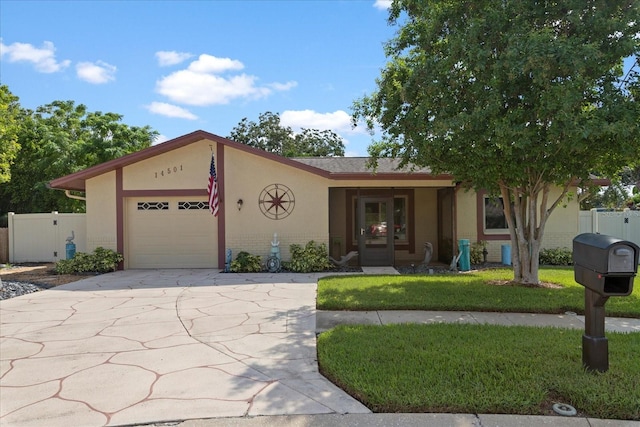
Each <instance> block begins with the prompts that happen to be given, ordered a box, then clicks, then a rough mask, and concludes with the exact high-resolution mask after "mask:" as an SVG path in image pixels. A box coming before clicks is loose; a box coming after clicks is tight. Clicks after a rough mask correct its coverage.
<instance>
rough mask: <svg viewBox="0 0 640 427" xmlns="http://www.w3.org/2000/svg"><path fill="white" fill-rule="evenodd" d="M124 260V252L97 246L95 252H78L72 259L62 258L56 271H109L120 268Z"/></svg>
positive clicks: (60, 272)
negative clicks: (120, 252)
mask: <svg viewBox="0 0 640 427" xmlns="http://www.w3.org/2000/svg"><path fill="white" fill-rule="evenodd" d="M123 260H124V256H122V254H119V253H117V252H116V251H113V250H111V249H105V248H103V247H97V248H96V249H95V250H94V251H93V253H91V254H88V253H85V252H77V253H76V254H75V256H74V257H73V258H71V259H62V260H60V261H58V262H57V263H56V273H58V274H73V273H108V272H110V271H115V270H116V268H118V263H119V262H122V261H123Z"/></svg>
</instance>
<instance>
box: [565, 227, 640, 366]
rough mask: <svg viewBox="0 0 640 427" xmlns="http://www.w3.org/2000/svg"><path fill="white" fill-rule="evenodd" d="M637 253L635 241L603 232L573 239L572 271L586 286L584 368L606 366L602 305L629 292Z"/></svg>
mask: <svg viewBox="0 0 640 427" xmlns="http://www.w3.org/2000/svg"><path fill="white" fill-rule="evenodd" d="M639 253H640V248H639V247H638V245H636V244H635V243H633V242H628V241H625V240H622V239H618V238H617V237H612V236H606V235H604V234H593V233H584V234H580V235H578V236H576V237H575V238H574V239H573V274H574V277H575V280H576V282H578V283H579V284H581V285H582V286H584V288H585V289H584V318H585V322H584V329H585V332H584V335H582V363H583V364H584V365H585V366H586V367H587V369H591V370H595V371H600V372H605V371H607V370H608V369H609V344H608V340H607V338H606V337H605V336H604V330H605V328H604V324H605V312H604V305H605V303H606V302H607V300H608V299H609V297H612V296H627V295H630V294H631V291H632V290H633V278H634V277H635V275H636V272H637V270H638V254H639Z"/></svg>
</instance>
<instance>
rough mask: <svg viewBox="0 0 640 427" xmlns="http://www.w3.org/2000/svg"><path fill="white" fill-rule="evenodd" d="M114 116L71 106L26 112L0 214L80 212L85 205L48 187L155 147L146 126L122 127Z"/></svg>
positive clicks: (63, 103) (2, 191) (56, 105)
mask: <svg viewBox="0 0 640 427" xmlns="http://www.w3.org/2000/svg"><path fill="white" fill-rule="evenodd" d="M121 120H122V116H121V115H118V114H114V113H106V114H103V113H101V112H88V111H87V107H86V106H84V105H82V104H80V105H77V106H76V105H75V103H74V102H73V101H55V102H52V103H51V104H47V105H45V106H42V107H39V108H37V109H36V111H35V112H34V111H30V110H26V111H25V112H24V114H23V115H22V117H21V119H20V121H19V129H18V131H17V141H18V143H19V144H20V146H21V149H20V151H19V153H18V155H17V156H16V159H15V163H14V164H13V166H12V171H11V180H10V181H9V182H8V183H6V184H3V186H2V188H0V210H2V211H3V212H8V211H13V212H16V213H28V212H51V211H53V210H57V211H60V212H82V211H84V208H85V206H84V204H83V203H82V202H79V201H78V200H73V199H70V198H68V197H66V196H65V194H64V193H63V192H61V191H54V190H51V189H49V188H47V183H48V182H49V181H50V180H52V179H54V178H58V177H61V176H64V175H67V174H70V173H73V172H77V171H79V170H82V169H85V168H88V167H91V166H94V165H96V164H98V163H102V162H105V161H107V160H111V159H114V158H117V157H121V156H123V155H125V154H129V153H132V152H135V151H138V150H141V149H143V148H146V147H148V146H150V145H151V143H152V141H153V140H154V139H155V137H156V136H157V135H158V133H157V132H156V131H153V130H151V129H150V128H149V127H148V126H145V127H131V126H127V125H125V124H123V123H120V121H121Z"/></svg>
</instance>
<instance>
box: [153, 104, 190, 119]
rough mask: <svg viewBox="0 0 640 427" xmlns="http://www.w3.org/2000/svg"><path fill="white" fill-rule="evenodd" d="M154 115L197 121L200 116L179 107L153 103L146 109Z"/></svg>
mask: <svg viewBox="0 0 640 427" xmlns="http://www.w3.org/2000/svg"><path fill="white" fill-rule="evenodd" d="M145 108H146V109H147V110H149V111H150V112H151V113H153V114H159V115H161V116H166V117H175V118H178V119H187V120H197V119H198V116H196V115H195V114H193V113H192V112H191V111H189V110H187V109H185V108H182V107H178V106H177V105H171V104H167V103H166V102H152V103H151V104H149V105H147V106H146V107H145Z"/></svg>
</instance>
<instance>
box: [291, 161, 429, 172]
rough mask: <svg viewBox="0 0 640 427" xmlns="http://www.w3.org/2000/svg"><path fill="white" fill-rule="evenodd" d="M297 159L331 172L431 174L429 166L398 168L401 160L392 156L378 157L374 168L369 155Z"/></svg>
mask: <svg viewBox="0 0 640 427" xmlns="http://www.w3.org/2000/svg"><path fill="white" fill-rule="evenodd" d="M292 160H295V161H297V162H300V163H304V164H305V165H309V166H313V167H315V168H318V169H322V170H325V171H327V172H329V173H331V174H340V173H349V174H353V173H376V174H393V173H397V174H407V173H420V174H425V173H426V174H430V173H431V170H430V169H429V168H417V167H416V168H414V169H413V170H412V169H411V167H410V166H405V167H403V168H402V169H398V165H399V164H400V160H398V159H391V158H382V159H378V167H377V168H376V169H375V170H374V169H371V168H369V167H368V164H367V163H368V162H369V160H370V158H369V157H294V158H292Z"/></svg>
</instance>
